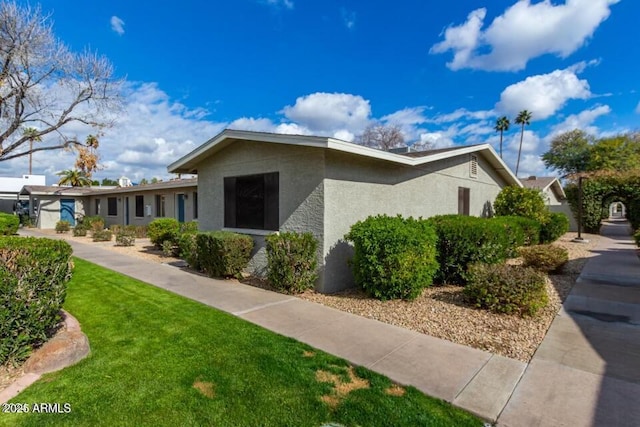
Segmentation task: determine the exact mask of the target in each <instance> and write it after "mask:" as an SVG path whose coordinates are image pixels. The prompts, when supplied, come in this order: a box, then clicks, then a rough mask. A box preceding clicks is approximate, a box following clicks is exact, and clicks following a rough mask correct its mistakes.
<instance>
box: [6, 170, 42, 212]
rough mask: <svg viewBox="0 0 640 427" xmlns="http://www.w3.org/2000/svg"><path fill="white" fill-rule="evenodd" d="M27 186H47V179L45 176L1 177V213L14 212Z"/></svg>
mask: <svg viewBox="0 0 640 427" xmlns="http://www.w3.org/2000/svg"><path fill="white" fill-rule="evenodd" d="M25 185H46V177H45V176H44V175H22V178H12V177H0V212H6V213H13V212H14V210H15V206H16V202H17V201H18V198H19V194H20V190H21V189H22V187H24V186H25Z"/></svg>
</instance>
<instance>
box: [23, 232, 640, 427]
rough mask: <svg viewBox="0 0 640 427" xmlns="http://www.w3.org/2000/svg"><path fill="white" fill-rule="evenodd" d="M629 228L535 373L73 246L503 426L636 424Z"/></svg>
mask: <svg viewBox="0 0 640 427" xmlns="http://www.w3.org/2000/svg"><path fill="white" fill-rule="evenodd" d="M628 232H629V230H628V226H627V223H626V222H611V223H608V224H606V225H605V226H604V228H603V236H602V238H601V241H600V242H599V244H598V246H597V247H596V249H595V251H596V252H597V253H598V255H597V256H596V257H593V258H590V260H589V261H588V262H587V264H586V266H585V268H584V269H583V272H582V274H581V276H580V279H579V280H578V283H577V284H576V286H574V288H573V290H572V292H571V294H570V296H569V297H568V298H567V300H566V302H565V304H564V307H563V309H562V310H561V312H560V313H559V315H558V316H557V318H556V319H555V320H554V322H553V323H552V326H551V328H550V329H549V332H548V334H547V336H546V337H545V339H544V341H543V342H542V344H541V346H540V348H539V349H538V351H537V352H536V354H535V356H534V358H533V359H532V361H531V363H530V364H529V365H527V364H525V363H522V362H519V361H516V360H513V359H508V358H505V357H502V356H498V355H494V354H491V353H487V352H485V351H481V350H476V349H474V348H470V347H465V346H462V345H459V344H455V343H451V342H449V341H445V340H441V339H438V338H433V337H430V336H428V335H423V334H420V333H417V332H413V331H409V330H406V329H402V328H399V327H396V326H392V325H387V324H385V323H381V322H378V321H375V320H371V319H366V318H362V317H359V316H355V315H351V314H348V313H344V312H341V311H338V310H335V309H332V308H329V307H325V306H322V305H319V304H315V303H312V302H308V301H303V300H300V299H298V298H295V297H292V296H288V295H282V294H277V293H273V292H269V291H265V290H262V289H258V288H254V287H251V286H247V285H243V284H239V283H236V282H232V281H223V280H215V279H210V278H206V277H203V276H200V275H196V274H192V273H189V272H186V271H183V270H181V269H179V268H176V267H172V266H168V265H162V266H158V264H157V263H154V262H150V261H145V260H141V259H138V258H130V257H128V256H125V255H121V254H118V253H116V252H113V251H109V250H105V249H101V248H100V247H98V246H96V245H92V244H82V243H76V242H72V241H71V242H70V243H71V245H72V246H73V249H74V255H75V256H78V257H80V258H83V259H86V260H89V261H91V262H94V263H96V264H98V265H101V266H103V267H106V268H109V269H112V270H115V271H118V272H121V273H123V274H126V275H128V276H130V277H133V278H136V279H139V280H142V281H144V282H147V283H150V284H152V285H154V286H157V287H160V288H163V289H166V290H169V291H171V292H174V293H176V294H179V295H183V296H185V297H188V298H191V299H194V300H196V301H200V302H202V303H204V304H207V305H209V306H211V307H215V308H217V309H220V310H223V311H226V312H229V313H232V314H234V315H236V316H238V317H240V318H242V319H245V320H247V321H250V322H252V323H255V324H257V325H260V326H263V327H265V328H267V329H269V330H272V331H274V332H277V333H279V334H282V335H286V336H289V337H292V338H295V339H297V340H299V341H302V342H305V343H307V344H310V345H312V346H314V347H316V348H319V349H321V350H324V351H326V352H328V353H331V354H335V355H337V356H339V357H342V358H344V359H347V360H349V361H351V362H352V363H354V364H358V365H362V366H366V367H368V368H369V369H371V370H373V371H376V372H379V373H381V374H384V375H386V376H388V377H389V378H391V379H392V380H394V381H396V382H398V383H401V384H407V385H412V386H415V387H416V388H418V389H419V390H421V391H423V392H424V393H426V394H428V395H431V396H434V397H438V398H441V399H443V400H446V401H448V402H451V403H453V404H454V405H456V406H458V407H460V408H463V409H466V410H468V411H470V412H472V413H475V414H476V415H478V416H480V417H482V418H484V419H486V420H489V421H491V422H495V421H496V420H497V423H498V425H500V426H514V427H515V426H614V425H615V426H637V425H639V423H638V420H640V405H638V403H640V399H639V398H638V396H640V322H639V319H640V260H639V259H638V257H637V256H636V253H635V246H634V245H633V243H632V241H631V239H630V237H629V235H628ZM625 233H626V234H625ZM21 234H25V235H26V234H33V235H38V233H37V231H33V230H25V231H24V232H21ZM47 237H51V236H50V235H49V236H47Z"/></svg>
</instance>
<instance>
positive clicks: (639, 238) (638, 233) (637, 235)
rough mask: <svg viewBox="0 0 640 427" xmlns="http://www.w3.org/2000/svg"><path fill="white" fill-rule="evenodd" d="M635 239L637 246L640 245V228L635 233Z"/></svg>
mask: <svg viewBox="0 0 640 427" xmlns="http://www.w3.org/2000/svg"><path fill="white" fill-rule="evenodd" d="M633 240H635V241H636V246H638V247H640V228H639V229H637V230H636V232H635V233H633Z"/></svg>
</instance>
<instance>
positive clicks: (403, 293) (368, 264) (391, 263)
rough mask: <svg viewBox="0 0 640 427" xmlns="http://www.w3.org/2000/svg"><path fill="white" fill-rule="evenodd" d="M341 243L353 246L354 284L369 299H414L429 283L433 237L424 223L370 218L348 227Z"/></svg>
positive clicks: (433, 260)
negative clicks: (349, 243)
mask: <svg viewBox="0 0 640 427" xmlns="http://www.w3.org/2000/svg"><path fill="white" fill-rule="evenodd" d="M345 239H346V240H348V241H350V242H353V246H354V256H353V259H352V260H351V265H352V267H353V275H354V279H355V282H356V284H357V285H358V286H359V287H361V288H362V289H363V290H364V291H365V292H367V293H368V294H369V295H372V296H373V297H375V298H379V299H382V300H385V299H393V298H403V299H414V298H416V297H418V296H419V295H420V293H421V292H422V290H423V289H424V288H426V287H428V286H430V285H431V284H432V283H433V277H434V275H435V273H436V271H437V270H438V263H437V261H436V233H435V232H434V230H433V228H432V227H431V225H429V223H428V222H427V221H423V220H417V219H413V218H407V219H405V218H402V217H400V216H397V217H389V216H386V215H378V216H370V217H369V218H367V219H365V220H364V221H359V222H357V223H356V224H354V225H353V226H351V230H350V231H349V233H348V234H347V235H346V236H345Z"/></svg>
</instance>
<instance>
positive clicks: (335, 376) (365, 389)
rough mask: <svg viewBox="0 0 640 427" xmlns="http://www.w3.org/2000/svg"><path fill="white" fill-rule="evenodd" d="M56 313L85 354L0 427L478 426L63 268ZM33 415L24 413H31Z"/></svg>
mask: <svg viewBox="0 0 640 427" xmlns="http://www.w3.org/2000/svg"><path fill="white" fill-rule="evenodd" d="M74 262H75V271H74V275H73V279H72V280H71V282H70V284H69V290H68V296H67V301H66V303H65V308H66V310H68V311H69V312H71V313H72V314H73V315H74V316H75V317H76V318H77V319H78V320H79V321H80V323H81V325H82V329H83V331H84V332H85V333H86V334H87V336H88V337H89V340H90V342H91V355H90V356H89V357H88V358H87V359H85V360H83V361H81V362H80V363H78V364H76V365H74V366H71V367H69V368H67V369H64V370H62V371H59V372H55V373H52V374H48V375H45V376H44V377H43V378H42V379H41V380H40V381H38V382H37V383H35V384H34V385H32V386H31V387H29V388H28V389H27V390H25V391H24V392H23V393H21V394H20V395H19V396H17V397H16V398H15V399H13V400H12V402H14V403H22V402H24V403H29V404H30V405H33V404H34V403H41V402H47V403H60V405H61V406H62V404H64V403H68V404H70V406H71V411H70V412H69V413H55V414H43V413H33V412H30V413H28V414H6V413H5V414H2V415H1V416H0V425H1V426H44V425H55V426H61V425H72V426H85V425H87V426H88V425H91V426H98V425H109V426H111V425H135V426H141V425H153V426H164V425H167V426H189V425H193V426H196V425H216V426H257V425H260V426H321V425H323V424H325V423H339V424H341V425H345V426H355V425H362V426H365V425H366V426H377V425H380V426H382V425H385V426H388V425H394V426H403V425H406V426H453V425H455V426H478V425H482V423H481V422H480V420H478V419H477V418H475V417H473V416H472V415H470V414H468V413H466V412H464V411H461V410H458V409H456V408H454V407H452V406H451V405H449V404H447V403H445V402H442V401H440V400H437V399H433V398H430V397H428V396H425V395H424V394H422V393H420V392H419V391H418V390H416V389H414V388H412V387H398V386H395V385H394V384H393V383H391V382H390V380H389V379H387V378H385V377H383V376H381V375H378V374H376V373H373V372H371V371H369V370H367V369H364V368H361V367H356V368H355V369H351V367H350V365H349V364H348V362H346V361H344V360H342V359H339V358H337V357H334V356H331V355H328V354H326V353H323V352H321V351H318V350H316V349H313V348H312V347H310V346H307V345H305V344H302V343H299V342H297V341H295V340H293V339H290V338H286V337H283V336H280V335H277V334H274V333H272V332H269V331H267V330H265V329H262V328H260V327H258V326H255V325H253V324H250V323H248V322H245V321H243V320H241V319H238V318H236V317H234V316H231V315H229V314H226V313H223V312H220V311H218V310H215V309H213V308H210V307H208V306H205V305H203V304H200V303H197V302H194V301H191V300H188V299H186V298H183V297H180V296H177V295H174V294H171V293H169V292H167V291H164V290H161V289H158V288H155V287H153V286H150V285H147V284H144V283H142V282H139V281H137V280H134V279H131V278H129V277H126V276H123V275H121V274H119V273H115V272H113V271H110V270H106V269H104V268H101V267H99V266H97V265H95V264H91V263H89V262H86V261H83V260H80V259H75V261H74ZM31 407H33V406H31Z"/></svg>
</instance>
